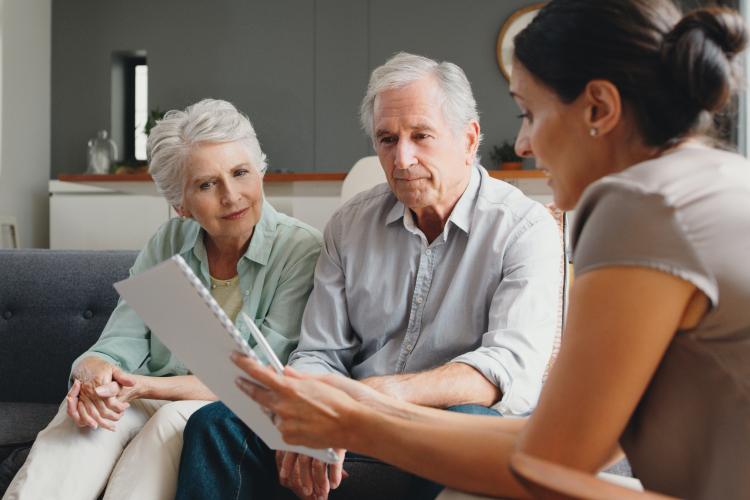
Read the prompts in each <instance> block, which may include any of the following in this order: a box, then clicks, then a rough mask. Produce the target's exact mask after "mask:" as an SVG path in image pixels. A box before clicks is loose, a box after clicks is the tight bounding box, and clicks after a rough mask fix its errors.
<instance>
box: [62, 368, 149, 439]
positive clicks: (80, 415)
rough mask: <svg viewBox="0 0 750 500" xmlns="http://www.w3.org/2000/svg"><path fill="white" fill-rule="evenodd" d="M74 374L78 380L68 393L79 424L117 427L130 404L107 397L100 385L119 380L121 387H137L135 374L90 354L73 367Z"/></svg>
mask: <svg viewBox="0 0 750 500" xmlns="http://www.w3.org/2000/svg"><path fill="white" fill-rule="evenodd" d="M73 378H74V379H75V382H74V383H73V387H71V389H70V392H68V395H67V397H66V402H67V411H68V415H70V417H71V418H72V419H73V420H74V421H75V423H76V424H77V425H78V426H79V427H86V426H89V427H91V428H92V429H96V428H98V427H99V426H101V427H103V428H105V429H107V430H110V431H114V430H115V424H114V422H117V421H118V420H120V418H121V417H122V413H123V412H124V411H125V410H126V409H127V408H128V407H129V406H130V405H129V404H127V402H122V401H119V400H117V398H113V397H107V398H106V399H105V398H103V397H102V396H101V395H100V394H99V392H97V388H99V387H101V386H105V385H107V384H115V385H117V386H118V387H120V388H121V387H133V386H135V384H136V382H135V380H134V379H133V377H132V376H131V375H129V374H127V373H125V372H123V371H122V370H121V369H120V368H117V367H116V366H112V365H110V364H109V363H107V362H106V361H103V360H101V359H99V358H97V357H95V356H89V357H87V358H84V359H83V360H82V361H81V362H80V363H78V366H76V368H75V370H74V371H73ZM109 389H111V387H110V388H109ZM109 389H106V390H105V393H106V392H108V391H109ZM118 392H119V391H118Z"/></svg>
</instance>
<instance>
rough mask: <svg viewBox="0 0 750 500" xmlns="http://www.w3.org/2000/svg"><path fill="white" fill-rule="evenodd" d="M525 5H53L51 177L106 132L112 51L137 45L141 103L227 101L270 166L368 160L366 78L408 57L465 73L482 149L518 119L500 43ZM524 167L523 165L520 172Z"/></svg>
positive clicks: (89, 1) (309, 1)
mask: <svg viewBox="0 0 750 500" xmlns="http://www.w3.org/2000/svg"><path fill="white" fill-rule="evenodd" d="M532 3H535V2H534V1H528V0H460V1H459V0H409V1H404V0H211V1H207V0H107V1H101V0H54V1H53V11H52V148H51V149H52V169H51V176H52V178H57V175H58V174H60V173H78V172H83V171H84V170H85V168H86V142H87V140H88V139H89V138H91V137H93V136H94V135H95V134H96V132H97V130H101V129H105V130H110V129H111V116H110V115H111V55H112V52H114V51H135V50H146V51H147V54H148V65H149V107H152V108H153V107H154V106H159V107H161V109H174V108H184V107H185V106H187V105H189V104H190V103H193V102H196V101H198V100H200V99H202V98H204V97H214V98H221V99H226V100H228V101H231V102H233V103H234V104H235V105H236V106H237V107H238V108H239V109H240V110H242V111H243V112H245V113H246V114H247V115H248V116H249V117H250V120H251V121H252V122H253V124H254V125H255V127H256V129H257V132H258V136H259V138H260V141H261V146H262V147H263V150H264V151H265V152H266V154H267V155H268V157H269V161H270V168H271V169H278V168H283V169H288V170H291V171H294V172H346V171H348V170H349V168H351V166H352V165H353V164H354V162H355V161H356V160H357V159H359V158H360V157H362V156H367V155H369V154H373V151H372V148H371V146H370V141H369V140H368V139H367V138H366V137H365V135H364V132H363V131H362V130H361V128H360V125H359V121H358V108H359V102H360V100H361V99H362V97H363V95H364V92H365V89H366V86H367V80H368V78H369V73H370V71H372V69H374V68H375V67H377V66H378V65H380V64H382V63H383V62H385V60H386V59H387V58H388V57H389V56H391V55H392V54H393V53H395V52H398V51H401V50H404V51H409V52H415V53H418V54H423V55H426V56H428V57H432V58H435V59H439V60H448V61H452V62H454V63H456V64H458V65H459V66H461V67H462V68H463V69H464V71H466V74H467V75H468V77H469V80H470V81H471V83H472V86H473V88H474V93H475V96H476V98H477V101H478V103H479V108H480V111H481V125H482V130H483V132H484V134H485V144H484V145H483V146H482V148H481V150H480V151H481V152H482V153H483V157H484V160H483V163H484V164H485V165H488V161H487V159H488V155H487V154H486V153H487V151H488V149H489V148H490V147H491V146H492V145H493V144H497V143H500V142H502V140H503V139H508V140H512V139H513V138H514V137H515V134H516V132H517V127H518V125H519V124H520V121H519V120H518V119H516V118H515V116H516V115H517V113H518V112H517V109H516V107H515V104H514V103H513V101H512V100H511V99H510V97H509V96H508V82H507V80H506V79H505V78H504V77H503V75H502V73H501V72H500V69H499V67H498V64H497V59H496V55H495V48H496V43H497V36H498V34H499V32H500V29H501V27H502V25H503V23H504V22H505V21H506V19H507V18H508V17H509V16H510V15H511V14H512V13H513V12H515V11H516V10H517V9H519V8H521V7H524V6H526V5H529V4H532ZM528 167H532V165H528Z"/></svg>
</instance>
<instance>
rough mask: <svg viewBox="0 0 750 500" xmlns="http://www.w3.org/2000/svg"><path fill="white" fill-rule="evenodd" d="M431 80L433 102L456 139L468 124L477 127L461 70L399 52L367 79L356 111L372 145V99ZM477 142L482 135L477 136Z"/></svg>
mask: <svg viewBox="0 0 750 500" xmlns="http://www.w3.org/2000/svg"><path fill="white" fill-rule="evenodd" d="M428 77H429V78H432V79H433V81H434V82H435V83H436V84H437V90H438V93H437V99H438V101H439V104H440V107H441V108H442V110H443V118H444V119H445V121H446V123H447V124H448V126H449V127H450V129H451V130H452V131H453V135H454V136H455V137H456V138H458V137H459V136H460V135H461V133H462V132H463V131H464V130H465V129H466V125H467V124H468V123H469V121H471V120H476V121H477V123H479V112H478V111H477V102H476V101H475V100H474V95H473V94H472V93H471V84H470V83H469V80H468V78H466V74H465V73H464V72H463V70H462V69H461V68H459V67H458V66H456V65H455V64H453V63H450V62H445V61H444V62H441V63H438V62H437V61H434V60H432V59H428V58H427V57H423V56H418V55H414V54H409V53H406V52H399V53H398V54H396V55H394V56H393V57H391V58H390V59H388V61H386V63H385V64H383V65H382V66H380V67H379V68H376V69H375V71H373V72H372V75H370V83H369V84H368V85H367V94H366V95H365V98H364V100H363V101H362V105H361V106H360V108H359V114H360V120H361V121H362V126H363V127H364V128H365V131H366V132H367V134H368V135H369V136H370V138H371V139H372V141H373V144H375V98H376V97H377V96H378V95H379V94H381V93H382V92H385V91H388V90H397V89H403V88H406V87H408V86H409V85H411V84H413V83H415V82H417V81H419V80H422V79H423V78H428ZM478 139H479V142H480V143H481V141H482V135H481V134H480V135H479V138H478Z"/></svg>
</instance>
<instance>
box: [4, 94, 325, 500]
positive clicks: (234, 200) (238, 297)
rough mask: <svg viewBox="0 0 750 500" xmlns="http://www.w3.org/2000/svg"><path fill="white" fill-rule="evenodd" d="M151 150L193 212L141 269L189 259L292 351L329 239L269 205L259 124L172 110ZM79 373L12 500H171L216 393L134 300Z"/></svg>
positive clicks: (228, 109) (219, 105)
mask: <svg viewBox="0 0 750 500" xmlns="http://www.w3.org/2000/svg"><path fill="white" fill-rule="evenodd" d="M148 158H149V164H150V168H149V171H150V173H151V175H152V176H153V178H154V181H155V182H156V185H157V187H158V189H159V192H160V193H162V194H163V195H164V197H165V198H166V200H167V202H168V203H169V204H170V205H172V206H173V207H174V209H175V211H176V212H177V214H179V216H180V218H173V219H171V220H170V221H168V222H167V223H166V224H164V225H163V226H162V227H161V228H160V229H159V230H158V231H157V233H156V234H155V235H154V236H153V237H152V238H151V239H150V240H149V242H148V243H147V244H146V246H145V247H144V248H143V250H142V251H141V253H140V255H139V256H138V258H137V260H136V262H135V264H134V266H133V268H132V269H131V275H133V274H138V273H140V272H142V271H144V270H146V269H148V268H150V267H152V266H154V265H155V264H158V263H159V262H162V261H164V260H166V259H168V258H170V257H171V256H173V255H175V254H179V255H181V256H182V257H183V258H184V259H185V261H186V262H187V263H188V265H189V266H190V267H191V268H192V269H193V271H195V274H196V275H197V276H199V277H200V279H201V280H202V282H203V284H204V285H206V286H207V287H209V289H210V290H211V294H212V295H213V296H214V298H215V299H216V300H217V302H218V303H219V304H220V305H221V306H222V308H223V309H224V311H225V312H226V313H227V315H228V316H229V317H230V318H231V319H232V320H235V319H236V317H237V315H238V314H239V312H240V311H242V312H245V313H247V314H248V315H249V316H250V317H251V318H253V319H254V320H255V322H256V324H257V325H258V326H259V327H260V329H261V332H262V333H263V335H264V336H265V337H266V338H267V339H268V342H269V343H270V345H271V346H272V347H273V349H274V351H275V352H276V354H277V355H278V356H279V358H280V359H281V360H283V361H285V360H286V359H287V357H288V356H289V353H290V352H291V351H292V350H293V349H294V347H295V346H296V344H297V340H298V337H299V330H300V322H301V318H302V312H303V310H304V307H305V304H306V303H307V297H308V295H309V294H310V291H311V290H312V285H313V281H312V278H313V270H314V267H315V264H316V262H317V259H318V255H319V253H320V248H321V237H320V233H319V232H318V231H316V230H315V229H313V228H311V227H309V226H306V225H304V224H302V223H300V222H299V221H297V220H295V219H292V218H290V217H287V216H285V215H283V214H279V213H277V212H276V211H275V210H274V209H273V208H272V207H271V206H270V205H269V204H268V203H266V202H265V201H264V199H263V183H262V179H263V173H264V172H265V169H266V162H265V155H264V154H263V153H262V151H261V149H260V145H259V143H258V140H257V138H256V135H255V131H254V130H253V127H252V125H251V124H250V121H249V120H248V119H247V117H245V116H244V115H243V114H241V113H240V112H238V111H237V110H236V109H235V108H234V106H232V105H231V104H230V103H228V102H224V101H217V100H212V99H206V100H203V101H201V102H199V103H197V104H195V105H193V106H190V107H188V108H187V109H185V111H170V112H169V113H167V114H166V116H165V117H164V119H163V120H161V121H160V122H158V124H157V125H156V127H154V129H153V130H152V131H151V135H150V137H149V140H148ZM238 326H239V325H238ZM240 330H243V329H240ZM242 333H243V334H244V335H245V336H246V337H249V335H250V334H249V331H247V330H245V331H244V332H242ZM250 344H251V345H253V341H252V340H250ZM71 381H72V387H71V389H70V392H69V393H68V396H67V398H66V401H65V402H63V404H62V405H61V406H60V411H59V413H58V414H57V416H56V417H55V419H54V420H53V421H52V423H51V424H50V425H49V426H48V427H47V428H46V429H45V430H44V431H42V432H41V433H40V434H39V436H38V438H37V440H36V442H35V444H34V447H33V448H32V450H31V453H30V454H29V458H28V460H27V462H26V464H25V465H24V466H23V468H22V469H21V470H20V471H19V473H18V474H17V476H16V477H15V479H14V481H13V483H12V484H11V485H10V487H9V488H8V491H7V493H6V495H5V496H4V497H3V498H4V499H6V500H10V499H26V498H29V499H32V498H33V499H38V498H69V499H75V500H84V499H92V500H93V499H96V498H97V497H98V496H99V494H100V493H101V492H102V490H104V488H105V486H106V494H105V497H104V498H117V499H123V498H137V499H139V500H144V499H162V500H167V499H172V498H173V497H174V491H175V488H176V481H177V469H178V465H179V459H180V451H181V448H182V429H183V427H184V426H185V423H186V421H187V419H188V417H190V415H191V414H192V413H193V412H194V411H196V410H197V409H198V408H200V407H201V406H203V405H205V404H207V402H209V401H213V400H216V397H215V396H214V395H213V394H212V393H211V391H210V390H209V389H208V388H207V387H206V386H205V385H203V384H202V383H201V381H200V380H198V379H197V378H196V377H195V376H194V375H191V374H190V372H189V371H188V368H187V367H185V366H184V365H183V364H182V363H181V362H180V360H178V359H177V358H175V357H174V355H172V353H171V352H170V351H169V350H167V349H166V347H165V346H164V345H163V344H162V343H161V342H159V339H158V338H156V337H154V336H153V335H152V334H151V332H150V331H149V330H148V328H147V327H146V326H145V325H144V324H143V322H142V321H141V320H140V319H139V318H138V316H137V315H136V314H135V313H134V312H133V310H132V309H130V307H128V305H127V303H125V302H124V301H122V300H120V302H119V304H118V305H117V308H116V309H115V310H114V312H113V313H112V316H111V318H110V320H109V322H108V323H107V325H106V327H105V328H104V332H103V333H102V335H101V338H100V339H99V341H98V342H97V343H96V344H94V345H93V346H92V347H91V349H89V350H88V351H87V352H85V353H84V354H82V355H81V356H80V357H79V358H78V359H77V360H76V361H75V363H74V364H73V370H72V373H71Z"/></svg>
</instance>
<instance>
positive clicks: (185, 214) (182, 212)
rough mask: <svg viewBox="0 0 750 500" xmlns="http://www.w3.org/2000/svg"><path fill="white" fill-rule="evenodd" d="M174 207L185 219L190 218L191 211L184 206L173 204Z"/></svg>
mask: <svg viewBox="0 0 750 500" xmlns="http://www.w3.org/2000/svg"><path fill="white" fill-rule="evenodd" d="M172 208H173V209H174V211H175V212H177V215H179V216H180V217H181V218H183V219H189V218H190V215H191V214H190V211H188V210H185V209H184V208H180V207H178V206H176V205H172Z"/></svg>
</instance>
